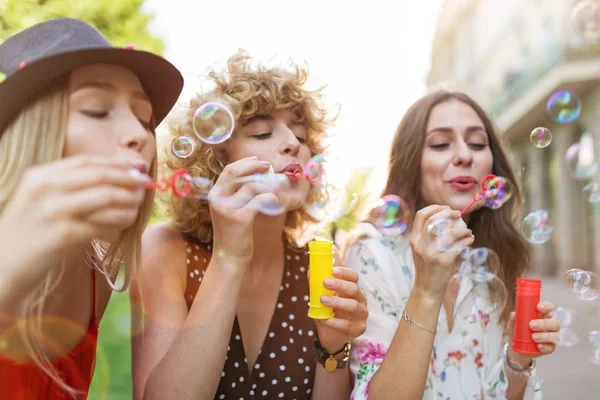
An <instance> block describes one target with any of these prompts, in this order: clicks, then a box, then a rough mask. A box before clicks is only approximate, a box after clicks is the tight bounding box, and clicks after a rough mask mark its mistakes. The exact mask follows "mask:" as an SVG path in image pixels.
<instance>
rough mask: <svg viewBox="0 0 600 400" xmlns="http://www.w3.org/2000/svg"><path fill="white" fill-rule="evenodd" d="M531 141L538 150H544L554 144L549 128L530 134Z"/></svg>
mask: <svg viewBox="0 0 600 400" xmlns="http://www.w3.org/2000/svg"><path fill="white" fill-rule="evenodd" d="M529 140H530V141H531V144H533V145H534V146H535V147H537V148H538V149H543V148H545V147H548V146H549V145H550V143H552V132H550V129H548V128H535V129H534V130H532V131H531V133H530V134H529Z"/></svg>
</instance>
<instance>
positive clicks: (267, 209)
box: [244, 193, 286, 215]
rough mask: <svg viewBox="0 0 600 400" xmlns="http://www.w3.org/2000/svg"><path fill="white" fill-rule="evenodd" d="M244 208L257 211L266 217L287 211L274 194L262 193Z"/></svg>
mask: <svg viewBox="0 0 600 400" xmlns="http://www.w3.org/2000/svg"><path fill="white" fill-rule="evenodd" d="M244 208H247V209H251V210H255V211H258V212H260V213H262V214H265V215H280V214H282V213H283V212H285V211H286V208H285V206H284V205H283V204H282V203H281V202H280V201H279V198H278V197H277V196H275V195H274V194H273V193H261V194H258V195H256V196H254V198H253V199H252V200H250V201H249V202H248V204H246V205H245V206H244Z"/></svg>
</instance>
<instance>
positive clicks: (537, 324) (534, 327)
mask: <svg viewBox="0 0 600 400" xmlns="http://www.w3.org/2000/svg"><path fill="white" fill-rule="evenodd" d="M539 326H540V324H539V323H538V322H537V321H531V322H530V323H529V327H530V328H531V329H537V328H539Z"/></svg>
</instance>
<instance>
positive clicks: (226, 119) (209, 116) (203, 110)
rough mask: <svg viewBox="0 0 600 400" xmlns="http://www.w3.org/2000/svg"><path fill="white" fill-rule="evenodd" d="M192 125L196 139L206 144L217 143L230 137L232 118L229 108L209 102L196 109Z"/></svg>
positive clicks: (232, 125)
mask: <svg viewBox="0 0 600 400" xmlns="http://www.w3.org/2000/svg"><path fill="white" fill-rule="evenodd" d="M192 125H193V127H194V133H195V134H196V136H197V137H198V139H200V140H202V141H203V142H204V143H208V144H219V143H223V142H224V141H226V140H227V139H229V138H230V137H231V134H232V133H233V127H234V118H233V114H232V113H231V111H230V110H229V108H227V107H225V106H224V105H223V104H221V103H216V102H210V103H205V104H203V105H202V106H200V107H199V108H198V109H197V110H196V112H195V113H194V119H193V121H192Z"/></svg>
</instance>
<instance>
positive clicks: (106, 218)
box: [85, 209, 139, 230]
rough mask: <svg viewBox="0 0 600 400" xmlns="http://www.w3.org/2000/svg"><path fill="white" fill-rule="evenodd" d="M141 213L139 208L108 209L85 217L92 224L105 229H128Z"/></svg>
mask: <svg viewBox="0 0 600 400" xmlns="http://www.w3.org/2000/svg"><path fill="white" fill-rule="evenodd" d="M138 215H139V209H108V210H101V211H98V212H95V213H93V214H92V215H90V216H88V217H86V218H85V220H86V221H88V222H89V223H91V224H97V225H100V226H102V227H103V228H104V229H120V230H123V229H127V228H129V227H130V226H132V225H133V224H134V223H135V221H136V219H137V217H138Z"/></svg>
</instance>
